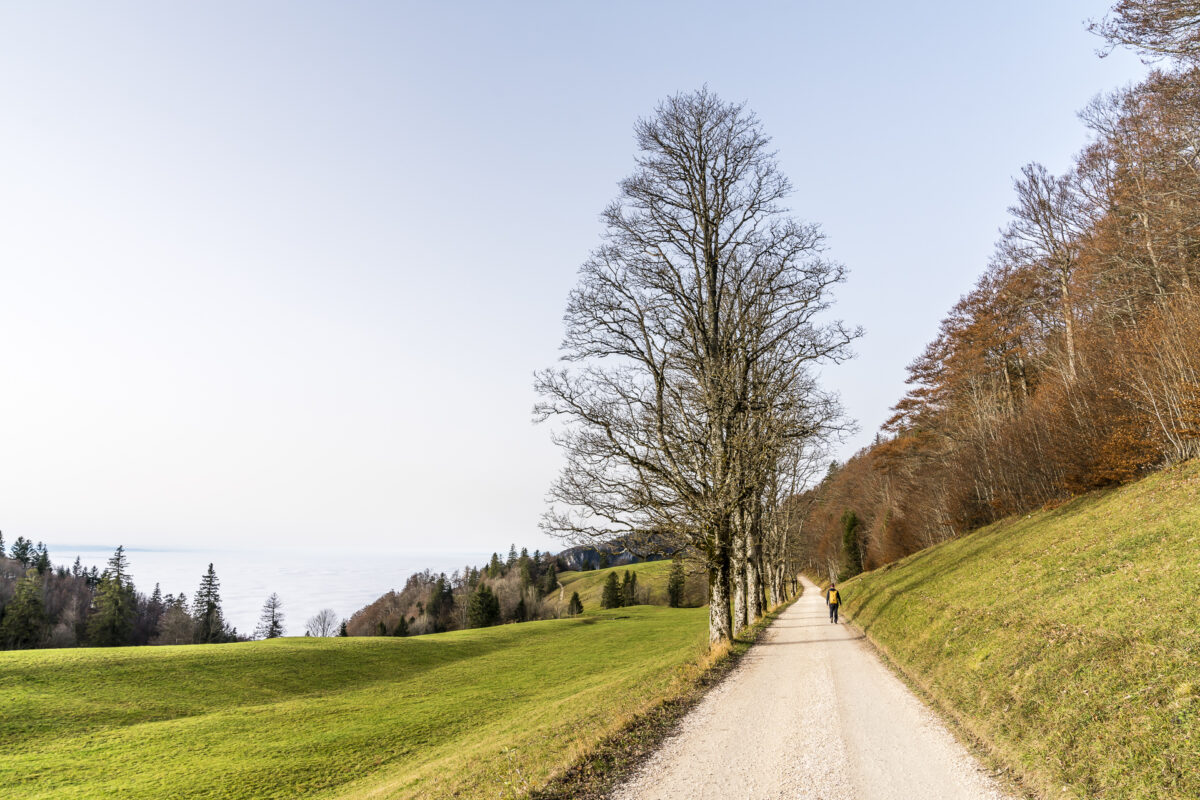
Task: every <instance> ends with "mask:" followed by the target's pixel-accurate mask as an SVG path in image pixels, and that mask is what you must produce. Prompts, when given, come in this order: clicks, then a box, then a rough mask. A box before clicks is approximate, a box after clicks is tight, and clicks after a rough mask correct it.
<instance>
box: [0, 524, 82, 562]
mask: <svg viewBox="0 0 1200 800" xmlns="http://www.w3.org/2000/svg"><path fill="white" fill-rule="evenodd" d="M0 558H4V531H0ZM76 560H78V558H77V559H76Z"/></svg>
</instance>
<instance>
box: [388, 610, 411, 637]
mask: <svg viewBox="0 0 1200 800" xmlns="http://www.w3.org/2000/svg"><path fill="white" fill-rule="evenodd" d="M392 636H408V619H407V618H406V617H405V616H404V615H403V614H401V615H400V621H399V622H397V623H396V629H395V630H394V631H392Z"/></svg>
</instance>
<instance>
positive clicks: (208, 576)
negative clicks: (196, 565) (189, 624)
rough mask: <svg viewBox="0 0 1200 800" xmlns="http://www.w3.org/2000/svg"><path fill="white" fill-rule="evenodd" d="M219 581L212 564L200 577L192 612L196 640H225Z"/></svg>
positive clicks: (202, 641)
mask: <svg viewBox="0 0 1200 800" xmlns="http://www.w3.org/2000/svg"><path fill="white" fill-rule="evenodd" d="M220 589H221V582H220V581H219V580H217V573H216V570H214V569H213V565H212V564H211V563H210V564H209V565H208V572H206V573H204V575H203V576H202V577H201V578H200V588H199V589H198V590H197V591H196V599H195V602H193V603H192V612H193V613H194V614H195V615H196V641H197V642H200V643H202V644H203V643H205V642H222V641H224V640H225V619H224V617H223V616H222V614H221V592H220Z"/></svg>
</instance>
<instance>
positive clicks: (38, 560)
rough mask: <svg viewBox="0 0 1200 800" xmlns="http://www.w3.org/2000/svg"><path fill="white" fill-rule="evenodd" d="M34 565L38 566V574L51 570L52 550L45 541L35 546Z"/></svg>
mask: <svg viewBox="0 0 1200 800" xmlns="http://www.w3.org/2000/svg"><path fill="white" fill-rule="evenodd" d="M33 565H34V566H35V567H37V571H38V575H45V574H46V573H47V572H49V571H50V551H49V550H47V549H46V545H45V544H44V543H43V542H38V543H37V547H35V548H34V556H33Z"/></svg>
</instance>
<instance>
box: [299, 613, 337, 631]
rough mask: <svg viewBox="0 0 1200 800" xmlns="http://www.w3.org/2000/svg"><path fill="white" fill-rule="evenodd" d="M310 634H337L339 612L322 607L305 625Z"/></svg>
mask: <svg viewBox="0 0 1200 800" xmlns="http://www.w3.org/2000/svg"><path fill="white" fill-rule="evenodd" d="M304 628H305V630H306V631H307V632H308V635H309V636H336V635H337V632H338V617H337V612H336V611H334V610H333V609H332V608H322V609H321V610H320V611H318V612H317V613H316V615H315V616H313V617H311V618H310V619H309V620H308V622H307V623H306V624H305V626H304Z"/></svg>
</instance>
